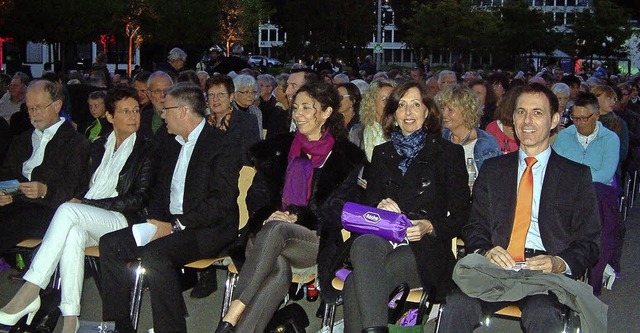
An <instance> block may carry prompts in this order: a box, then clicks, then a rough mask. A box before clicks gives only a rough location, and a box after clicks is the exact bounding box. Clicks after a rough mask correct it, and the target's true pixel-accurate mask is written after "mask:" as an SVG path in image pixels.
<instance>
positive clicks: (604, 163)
mask: <svg viewBox="0 0 640 333" xmlns="http://www.w3.org/2000/svg"><path fill="white" fill-rule="evenodd" d="M597 126H598V134H597V135H596V138H595V139H594V140H593V141H591V142H590V143H589V145H588V146H587V149H584V148H582V145H581V144H580V142H578V137H577V136H576V133H577V132H578V130H577V129H576V125H571V126H569V127H567V128H566V129H564V130H562V131H560V133H558V137H556V141H555V142H554V143H553V149H554V150H555V151H556V152H557V153H558V154H560V155H562V156H564V157H566V158H568V159H570V160H572V161H574V162H578V163H580V164H584V165H586V166H588V167H589V168H590V169H591V178H592V179H593V181H594V182H597V183H603V184H605V185H611V184H612V183H613V176H614V175H615V173H616V169H617V168H618V159H619V158H620V139H618V135H616V133H614V132H612V131H611V130H609V129H607V128H606V127H604V126H603V125H602V123H601V122H598V125H597Z"/></svg>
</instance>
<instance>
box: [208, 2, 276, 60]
mask: <svg viewBox="0 0 640 333" xmlns="http://www.w3.org/2000/svg"><path fill="white" fill-rule="evenodd" d="M220 7H221V10H220V31H219V33H218V36H217V38H218V39H219V40H221V41H222V42H224V44H225V45H226V48H227V55H228V54H229V53H230V47H231V44H232V43H234V42H240V43H243V44H250V43H253V42H255V40H256V39H257V32H258V27H259V25H260V24H261V23H263V22H266V21H267V19H268V18H269V16H270V15H271V14H272V13H273V11H272V10H269V9H268V6H267V4H266V3H265V2H264V1H262V0H231V1H225V2H224V3H223V4H222V5H221V6H220Z"/></svg>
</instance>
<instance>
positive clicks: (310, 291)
mask: <svg viewBox="0 0 640 333" xmlns="http://www.w3.org/2000/svg"><path fill="white" fill-rule="evenodd" d="M316 300H318V289H316V285H315V284H314V283H313V282H311V283H309V284H308V285H307V301H309V302H315V301H316Z"/></svg>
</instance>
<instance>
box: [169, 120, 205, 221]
mask: <svg viewBox="0 0 640 333" xmlns="http://www.w3.org/2000/svg"><path fill="white" fill-rule="evenodd" d="M204 125H205V120H204V118H203V119H202V121H201V122H200V124H199V125H198V126H196V127H195V128H194V129H193V131H191V133H189V136H188V137H187V141H186V142H185V141H184V139H183V138H182V136H180V135H176V141H178V143H180V145H182V148H180V155H178V161H177V162H176V167H175V169H173V178H171V194H170V196H169V211H170V212H171V214H173V215H180V214H182V213H183V211H182V203H183V201H184V185H185V181H186V178H187V169H189V161H191V155H192V154H193V149H194V148H195V146H196V142H197V141H198V137H199V136H200V133H201V132H202V129H203V128H204Z"/></svg>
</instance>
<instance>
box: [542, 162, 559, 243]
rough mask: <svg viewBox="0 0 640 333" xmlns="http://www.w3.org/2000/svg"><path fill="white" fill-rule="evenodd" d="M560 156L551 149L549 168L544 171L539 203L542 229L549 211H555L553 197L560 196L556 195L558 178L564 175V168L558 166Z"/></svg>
mask: <svg viewBox="0 0 640 333" xmlns="http://www.w3.org/2000/svg"><path fill="white" fill-rule="evenodd" d="M558 157H559V155H558V154H556V152H555V151H553V150H551V156H550V157H549V162H548V163H547V169H546V170H545V173H544V180H543V182H542V191H541V193H540V204H539V205H538V206H539V207H538V226H539V228H540V230H541V232H540V233H542V229H543V228H544V221H547V220H548V219H549V218H548V215H549V214H548V213H550V212H552V211H553V198H558V196H556V191H557V189H558V187H557V186H556V184H557V181H556V180H557V179H558V177H561V176H562V170H560V168H559V167H558V163H557V161H558Z"/></svg>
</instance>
